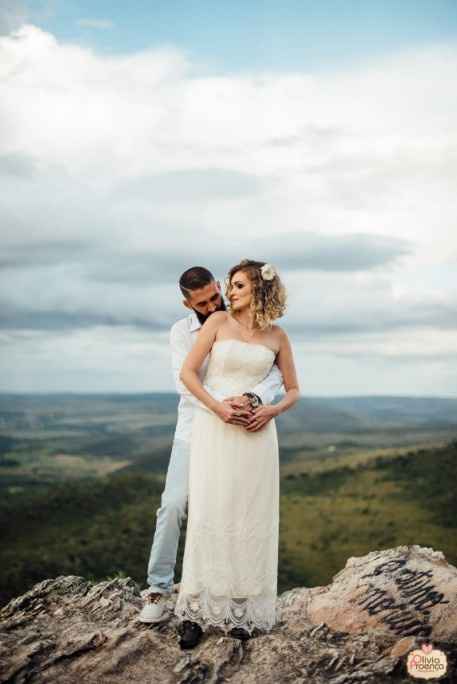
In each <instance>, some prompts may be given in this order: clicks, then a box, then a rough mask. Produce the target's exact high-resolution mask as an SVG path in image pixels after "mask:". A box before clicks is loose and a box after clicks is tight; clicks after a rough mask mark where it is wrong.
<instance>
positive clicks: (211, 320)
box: [202, 311, 228, 329]
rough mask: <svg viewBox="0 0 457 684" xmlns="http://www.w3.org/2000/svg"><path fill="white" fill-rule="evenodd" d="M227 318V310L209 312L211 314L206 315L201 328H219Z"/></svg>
mask: <svg viewBox="0 0 457 684" xmlns="http://www.w3.org/2000/svg"><path fill="white" fill-rule="evenodd" d="M227 318H228V312H227V311H215V312H214V313H212V314H211V316H208V318H207V319H206V321H205V322H204V323H203V326H202V327H203V328H205V329H208V328H211V329H215V328H219V326H221V325H222V324H223V323H225V321H226V320H227Z"/></svg>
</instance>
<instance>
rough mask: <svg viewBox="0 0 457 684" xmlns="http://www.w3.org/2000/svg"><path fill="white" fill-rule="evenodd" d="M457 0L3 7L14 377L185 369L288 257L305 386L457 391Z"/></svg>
mask: <svg viewBox="0 0 457 684" xmlns="http://www.w3.org/2000/svg"><path fill="white" fill-rule="evenodd" d="M456 38H457V3H455V2H454V1H453V0H452V1H444V0H433V1H431V0H430V1H428V0H414V1H410V0H402V2H401V3H399V2H397V1H396V0H395V1H389V0H383V2H378V1H377V0H371V1H370V2H366V1H365V0H364V1H363V2H362V1H357V2H356V1H355V0H354V1H350V0H346V1H344V2H343V1H340V0H328V1H326V2H322V1H319V2H317V0H313V1H306V0H302V1H301V2H299V1H298V0H284V1H283V2H281V3H278V2H273V1H269V0H264V2H258V1H257V0H252V1H251V2H249V3H246V2H238V0H231V2H226V1H225V0H221V1H220V2H218V3H214V2H209V1H207V0H198V1H197V0H186V2H177V1H176V0H168V1H167V2H162V1H157V2H150V1H148V2H146V0H144V1H141V2H139V1H134V0H133V1H132V2H131V3H112V2H107V1H104V2H101V1H93V2H88V1H79V2H70V1H64V0H60V1H59V0H54V1H52V2H43V1H40V2H32V1H31V2H25V1H24V2H18V1H15V0H3V2H2V4H1V5H0V235H1V240H2V250H1V254H0V265H1V271H0V378H1V379H0V390H1V391H6V392H61V391H73V392H154V391H173V381H172V375H171V369H170V349H169V345H168V332H169V329H170V326H171V325H172V324H173V323H174V322H175V321H176V320H178V319H179V318H181V317H182V316H183V315H185V313H186V310H185V309H184V308H183V306H182V301H181V300H182V298H181V296H180V293H179V290H178V288H177V281H178V279H179V276H180V274H181V273H182V272H183V271H184V270H185V269H186V268H189V267H190V266H193V265H203V266H206V267H208V268H210V270H211V271H212V272H213V273H214V275H215V276H216V278H217V279H219V280H220V281H221V283H222V282H223V280H224V278H225V274H226V273H227V271H228V270H229V268H230V267H231V266H232V265H233V264H235V263H237V262H238V261H239V260H240V259H242V258H254V259H259V260H264V261H268V262H270V263H272V264H274V265H275V266H276V267H277V268H278V270H279V272H280V274H281V277H282V279H283V281H284V283H285V285H286V288H287V292H288V307H287V311H286V315H285V316H284V317H283V318H282V319H280V320H279V321H278V323H279V324H280V325H281V326H282V327H283V328H284V329H285V330H286V332H287V333H288V335H289V337H290V340H291V342H292V346H293V350H294V357H295V362H296V365H297V370H298V374H299V380H300V389H301V393H302V395H303V396H348V395H370V396H374V395H395V396H442V397H457V334H456V333H457V268H456V267H457V225H456V209H457V199H456V198H457V192H456V189H457V188H456V176H457V127H456V115H457V91H456V88H455V74H456V73H457V41H456Z"/></svg>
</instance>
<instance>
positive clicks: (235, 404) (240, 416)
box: [222, 396, 253, 427]
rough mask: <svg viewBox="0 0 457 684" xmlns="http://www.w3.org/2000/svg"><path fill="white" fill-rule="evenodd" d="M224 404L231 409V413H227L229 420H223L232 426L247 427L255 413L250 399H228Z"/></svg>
mask: <svg viewBox="0 0 457 684" xmlns="http://www.w3.org/2000/svg"><path fill="white" fill-rule="evenodd" d="M222 403H223V404H226V405H227V408H229V409H230V413H229V412H226V416H227V418H224V419H223V420H224V421H225V422H226V423H231V424H232V425H243V426H244V427H246V425H247V424H248V421H249V420H250V418H251V416H252V413H253V411H252V408H251V404H250V403H249V398H248V397H244V396H236V397H227V398H226V399H224V400H223V401H222Z"/></svg>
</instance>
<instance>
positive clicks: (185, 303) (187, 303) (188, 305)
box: [182, 299, 192, 309]
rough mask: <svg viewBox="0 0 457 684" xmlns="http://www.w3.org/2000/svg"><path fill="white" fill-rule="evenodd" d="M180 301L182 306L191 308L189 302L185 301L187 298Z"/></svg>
mask: <svg viewBox="0 0 457 684" xmlns="http://www.w3.org/2000/svg"><path fill="white" fill-rule="evenodd" d="M182 303H183V304H184V306H185V307H186V308H187V309H191V308H192V307H191V305H190V304H189V302H188V301H187V299H183V300H182Z"/></svg>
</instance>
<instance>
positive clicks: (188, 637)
mask: <svg viewBox="0 0 457 684" xmlns="http://www.w3.org/2000/svg"><path fill="white" fill-rule="evenodd" d="M179 634H180V636H181V638H180V640H179V645H180V647H181V648H182V649H187V648H195V646H197V644H199V643H200V641H201V638H202V636H203V630H202V628H201V627H200V625H199V624H198V623H197V622H192V621H191V620H184V622H183V623H182V624H181V625H180V626H179ZM229 634H230V636H231V637H233V638H234V639H240V640H241V641H247V640H248V639H249V638H250V634H249V632H246V630H245V629H242V628H241V627H234V628H233V629H231V630H230V632H229Z"/></svg>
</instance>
